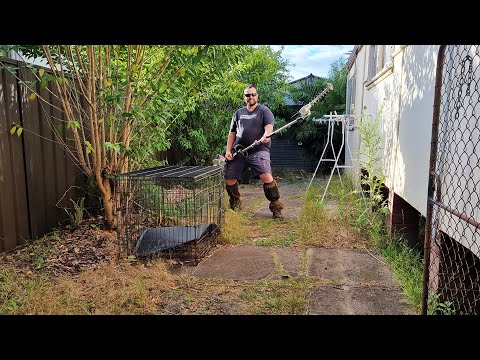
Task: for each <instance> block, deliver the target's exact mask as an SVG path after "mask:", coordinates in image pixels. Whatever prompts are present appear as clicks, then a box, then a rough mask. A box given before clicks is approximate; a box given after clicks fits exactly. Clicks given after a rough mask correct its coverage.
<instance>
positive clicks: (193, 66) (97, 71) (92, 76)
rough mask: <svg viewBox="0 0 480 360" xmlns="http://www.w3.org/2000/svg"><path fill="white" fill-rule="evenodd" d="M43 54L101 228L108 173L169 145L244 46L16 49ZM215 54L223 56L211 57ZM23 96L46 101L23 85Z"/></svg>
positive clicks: (108, 201) (42, 79)
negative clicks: (93, 187) (99, 209)
mask: <svg viewBox="0 0 480 360" xmlns="http://www.w3.org/2000/svg"><path fill="white" fill-rule="evenodd" d="M12 49H13V50H16V51H19V52H21V53H22V54H24V55H25V56H27V57H30V58H36V57H40V56H41V57H42V58H44V59H45V60H46V61H47V62H48V64H49V66H50V69H51V70H50V71H49V72H46V71H44V70H43V69H41V70H38V71H37V69H36V68H33V72H34V75H35V77H36V81H37V82H38V83H40V88H41V89H45V88H46V89H48V88H47V86H46V85H47V83H53V86H54V88H55V91H54V92H53V93H52V95H53V96H55V97H56V98H57V99H58V100H59V101H60V103H61V108H62V110H63V113H64V119H65V123H66V128H67V130H68V131H69V132H70V133H71V136H72V137H73V142H74V148H73V149H71V148H68V145H67V144H66V143H65V142H64V141H63V140H62V136H61V135H60V133H59V132H58V130H57V129H56V128H55V127H54V121H53V119H51V118H49V117H48V114H46V116H47V118H48V120H49V123H50V125H51V127H52V130H53V131H54V133H55V134H56V140H57V141H58V142H59V143H62V146H63V147H64V148H65V149H68V151H69V154H70V155H71V157H72V158H73V159H74V161H75V162H76V163H77V164H79V166H80V167H81V169H82V171H83V172H84V173H85V174H86V175H87V176H88V177H89V178H91V179H93V180H94V181H95V182H96V184H97V186H98V189H99V191H100V194H101V198H102V202H103V206H104V211H105V219H106V223H107V226H108V227H109V228H113V227H114V226H115V217H114V213H115V212H114V207H115V201H114V200H115V199H114V193H113V181H112V179H113V177H114V175H115V174H118V173H124V172H128V171H130V170H135V169H138V168H140V167H142V166H143V165H144V164H146V163H148V162H149V161H151V159H152V158H153V157H154V154H155V153H156V152H158V151H159V150H164V149H167V148H168V147H169V146H170V136H171V131H170V128H172V127H174V126H175V124H176V123H177V122H179V121H181V120H183V119H184V118H185V116H186V113H187V112H189V111H192V110H194V109H195V107H196V106H197V104H198V102H199V101H200V100H201V95H202V92H201V91H203V89H204V88H208V87H210V86H211V85H212V84H214V83H215V82H217V81H218V79H219V78H221V76H222V74H223V73H225V72H226V71H228V69H229V68H230V67H231V66H232V64H236V63H237V62H238V61H239V59H240V58H241V56H242V54H243V52H242V49H243V47H241V46H232V47H221V46H203V45H202V46H200V45H199V46H195V45H185V46H178V45H167V46H148V45H137V46H136V45H128V46H127V45H108V46H101V45H74V46H68V45H44V46H38V45H32V46H15V47H10V48H9V49H8V50H12ZM218 57H220V58H221V59H222V61H217V58H218ZM25 86H27V87H28V90H29V91H30V92H31V95H30V96H29V100H31V101H36V100H40V101H41V102H47V100H46V99H44V98H42V97H41V96H40V95H39V93H38V92H37V91H36V89H37V87H36V86H35V85H34V84H27V83H25ZM48 90H49V91H50V89H48Z"/></svg>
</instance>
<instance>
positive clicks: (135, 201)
mask: <svg viewBox="0 0 480 360" xmlns="http://www.w3.org/2000/svg"><path fill="white" fill-rule="evenodd" d="M224 189H225V180H224V173H223V167H221V166H161V167H156V168H152V169H147V170H141V171H135V172H130V173H125V174H121V175H119V176H118V181H117V184H116V200H117V207H116V211H117V214H116V216H117V239H118V250H119V255H120V256H122V255H123V256H130V255H135V256H136V257H138V258H154V257H166V258H170V259H175V260H179V261H181V262H182V263H185V264H188V265H197V264H198V263H199V261H200V260H201V259H202V258H203V257H205V255H206V254H207V253H208V251H209V250H210V249H211V248H212V247H213V245H214V244H215V243H216V240H217V238H218V235H219V233H220V227H221V225H222V224H223V219H224V216H223V215H224V210H223V201H224V200H223V199H224V196H223V195H224Z"/></svg>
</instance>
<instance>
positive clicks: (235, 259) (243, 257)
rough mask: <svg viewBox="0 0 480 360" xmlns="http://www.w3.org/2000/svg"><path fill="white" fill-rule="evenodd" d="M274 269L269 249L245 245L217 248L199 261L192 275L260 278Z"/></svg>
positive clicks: (234, 278) (232, 278)
mask: <svg viewBox="0 0 480 360" xmlns="http://www.w3.org/2000/svg"><path fill="white" fill-rule="evenodd" d="M274 269H275V264H274V261H273V256H272V252H271V249H269V248H266V247H262V246H254V245H245V246H237V247H226V248H223V249H220V250H218V251H217V252H215V253H214V254H213V255H212V256H210V257H209V258H207V259H205V260H204V261H202V262H200V264H198V265H197V266H196V267H195V269H194V270H193V271H192V275H194V276H197V277H202V278H206V277H209V278H222V279H231V280H261V279H264V278H266V277H267V276H269V275H270V274H272V273H273V271H274Z"/></svg>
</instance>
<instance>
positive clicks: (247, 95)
mask: <svg viewBox="0 0 480 360" xmlns="http://www.w3.org/2000/svg"><path fill="white" fill-rule="evenodd" d="M243 95H244V96H245V97H250V96H257V93H253V94H243Z"/></svg>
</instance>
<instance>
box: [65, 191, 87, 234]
mask: <svg viewBox="0 0 480 360" xmlns="http://www.w3.org/2000/svg"><path fill="white" fill-rule="evenodd" d="M70 201H71V202H72V204H73V210H69V209H66V208H65V209H64V210H65V212H66V213H67V214H68V217H69V219H70V225H72V226H73V227H74V228H77V227H78V226H79V225H80V224H81V223H82V221H83V219H84V213H85V204H84V203H85V198H84V197H82V198H78V200H77V201H75V200H73V199H70Z"/></svg>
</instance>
